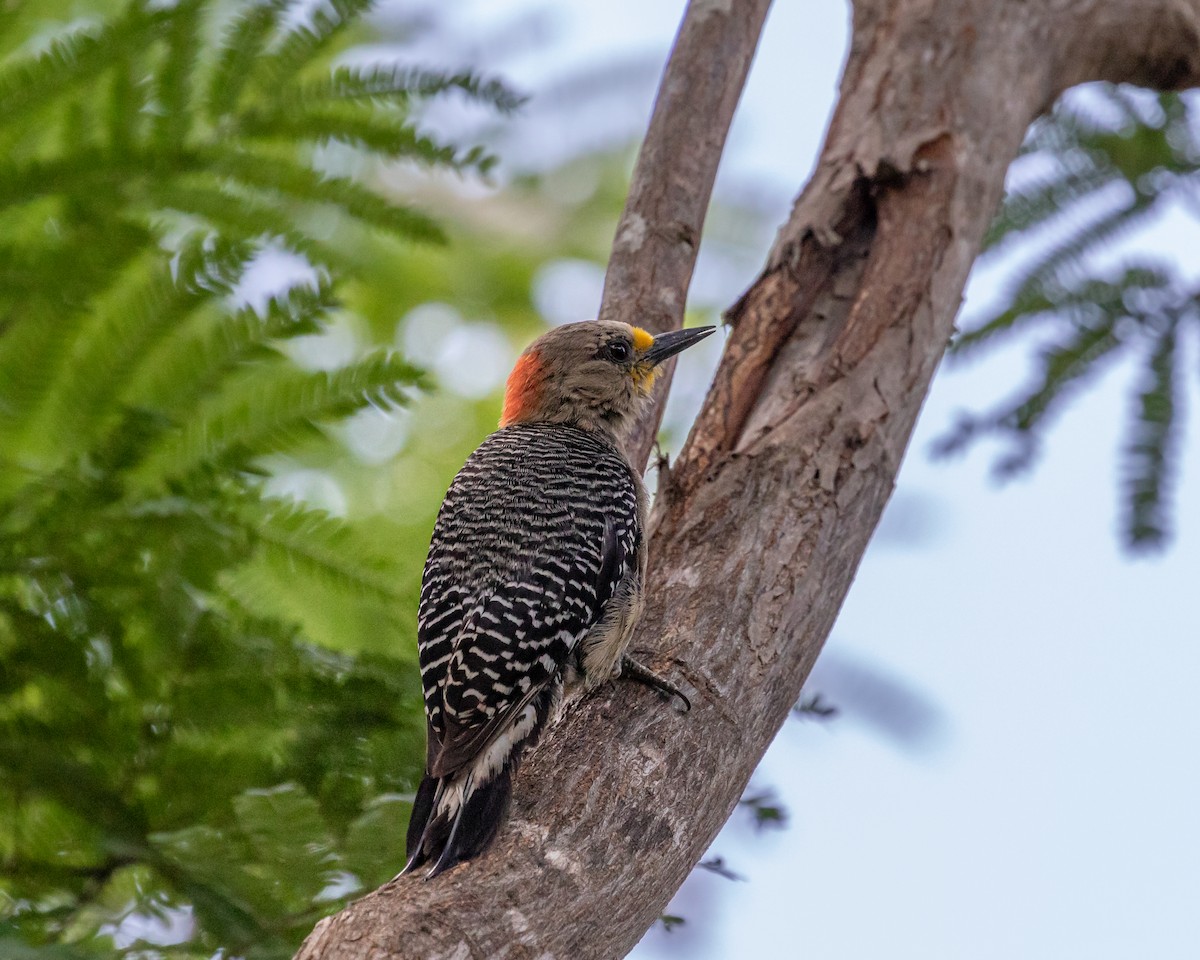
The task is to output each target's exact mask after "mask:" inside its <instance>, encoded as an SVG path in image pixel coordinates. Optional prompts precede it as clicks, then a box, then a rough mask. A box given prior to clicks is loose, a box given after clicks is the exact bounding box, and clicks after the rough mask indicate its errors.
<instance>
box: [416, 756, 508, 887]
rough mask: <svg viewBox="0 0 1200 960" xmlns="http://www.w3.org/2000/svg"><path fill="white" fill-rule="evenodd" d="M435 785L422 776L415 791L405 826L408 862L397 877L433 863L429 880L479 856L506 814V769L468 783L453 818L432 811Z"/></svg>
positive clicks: (434, 780) (429, 779) (433, 780)
mask: <svg viewBox="0 0 1200 960" xmlns="http://www.w3.org/2000/svg"><path fill="white" fill-rule="evenodd" d="M445 779H447V780H448V779H449V778H445ZM439 786H440V781H439V780H438V779H436V778H434V777H426V778H425V779H424V780H422V781H421V786H420V787H418V788H417V795H416V798H415V799H414V800H413V811H412V818H411V819H410V820H409V824H408V863H407V864H406V865H405V867H404V869H403V870H402V871H401V875H403V874H406V873H411V872H412V871H413V870H416V869H417V868H418V867H419V866H421V865H422V864H424V863H428V862H429V861H433V863H434V864H435V866H434V868H433V870H432V871H430V873H429V877H428V878H427V879H430V878H432V877H435V876H437V875H438V874H439V873H442V872H443V871H445V870H449V869H450V868H451V867H453V866H455V865H456V864H459V863H462V861H464V860H470V859H472V858H473V857H477V856H479V854H481V853H483V851H484V850H486V849H487V848H488V846H489V845H490V844H491V842H492V841H493V840H494V839H496V833H497V831H499V829H500V825H501V823H503V821H504V816H505V814H506V813H507V812H508V801H509V798H510V797H511V796H512V774H511V772H510V770H509V768H508V767H507V766H506V767H504V769H502V770H501V771H500V772H499V773H497V774H496V775H495V776H494V777H492V778H491V779H490V780H488V781H486V782H484V783H481V784H472V785H471V787H470V789H469V790H468V792H467V799H466V803H465V804H464V806H463V808H462V810H461V811H458V812H456V815H455V816H454V817H447V816H446V815H445V814H442V813H438V812H436V810H435V807H436V799H437V794H438V793H439V789H438V788H439Z"/></svg>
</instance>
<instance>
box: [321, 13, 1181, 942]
mask: <svg viewBox="0 0 1200 960" xmlns="http://www.w3.org/2000/svg"><path fill="white" fill-rule="evenodd" d="M705 6H709V7H712V8H713V9H718V8H719V9H722V10H725V11H731V13H732V15H734V16H741V15H742V14H743V12H744V8H743V6H742V4H741V3H739V2H738V0H724V2H717V0H713V2H710V3H707V4H705ZM746 15H747V16H749V15H750V14H746ZM702 55H703V54H702V53H697V54H696V56H702ZM1092 79H1105V80H1111V81H1116V82H1133V83H1139V84H1142V85H1146V86H1154V87H1159V88H1168V87H1169V88H1180V87H1184V86H1194V85H1197V84H1200V0H1074V2H1059V3H1048V2H1038V3H1032V2H1022V0H860V2H858V3H856V4H855V9H854V19H853V34H852V43H851V48H850V53H849V58H848V61H847V64H846V67H845V71H844V74H843V78H842V83H841V96H840V101H839V103H838V106H837V109H836V111H835V113H834V116H833V119H832V121H831V124H830V128H829V131H828V135H827V139H826V142H825V144H824V146H823V148H822V153H821V157H820V161H819V164H818V166H817V169H816V172H815V174H814V175H813V177H812V180H811V181H810V183H809V184H808V186H807V187H806V189H805V190H804V192H803V193H802V194H801V195H800V197H799V198H798V200H797V201H796V204H795V207H794V209H793V211H792V214H791V217H790V218H789V220H788V222H787V223H786V224H785V225H784V226H783V228H782V229H781V230H780V233H779V236H778V239H777V241H776V243H775V246H774V249H773V250H772V252H771V254H770V257H769V260H768V262H767V265H766V268H765V270H764V272H763V274H762V276H761V277H760V278H759V280H758V281H757V282H756V283H755V284H754V285H753V286H752V287H751V288H750V290H748V291H747V292H746V294H745V295H744V296H743V297H742V298H741V300H740V301H739V302H738V303H737V304H736V305H735V306H734V307H733V308H732V309H731V310H730V312H729V314H728V319H729V322H730V324H731V327H732V329H731V332H730V336H729V340H728V343H727V345H726V350H725V355H724V357H723V359H722V362H721V366H720V368H719V370H718V372H717V375H716V380H715V382H714V384H713V387H712V390H711V392H710V393H709V396H708V398H707V400H706V402H705V405H704V408H703V410H702V412H701V414H700V416H699V418H698V419H697V422H696V424H695V426H694V428H693V430H692V433H691V436H690V437H689V439H688V442H687V444H686V445H685V447H684V450H683V451H682V453H681V455H680V457H679V460H678V462H677V463H676V465H675V467H674V469H673V470H672V472H671V475H670V477H669V478H668V479H667V480H666V481H665V482H662V483H660V492H659V495H658V498H657V500H656V503H655V507H654V512H653V517H652V521H651V528H652V531H653V539H652V541H651V566H650V584H649V593H648V603H647V612H646V616H645V618H644V620H643V622H642V624H641V626H640V627H639V630H638V634H637V637H636V638H635V641H634V646H635V648H642V655H643V657H646V658H647V659H649V660H650V661H651V662H652V664H653V665H654V666H656V667H657V668H659V669H661V670H663V671H664V672H666V673H667V674H669V675H673V676H674V677H676V678H678V679H682V680H683V681H685V682H686V683H687V684H688V685H690V687H691V688H692V689H693V690H694V696H693V697H692V703H693V709H692V711H691V713H689V714H687V715H679V714H676V713H674V712H673V711H671V710H669V709H668V708H667V707H665V706H664V704H663V702H662V701H661V700H659V699H658V698H657V697H656V695H654V694H653V693H651V692H649V691H646V690H644V689H641V688H637V687H633V686H631V685H614V686H612V687H611V688H610V689H607V690H605V691H602V692H601V693H600V694H598V695H596V696H592V697H590V698H588V699H587V700H585V701H583V702H582V703H580V704H578V705H577V706H576V707H575V709H573V710H572V711H571V712H570V713H569V714H568V715H567V716H566V717H564V718H563V720H562V721H561V722H560V723H559V724H558V725H557V726H556V727H555V728H554V730H553V731H552V733H551V734H550V735H549V736H548V737H547V738H546V740H545V742H544V744H543V745H542V746H541V747H540V748H539V749H538V751H537V752H536V754H535V755H534V756H533V757H531V758H530V762H529V763H528V764H527V766H526V767H525V769H524V770H523V771H522V773H521V775H520V776H519V778H518V779H517V782H516V786H515V802H514V810H513V815H512V818H511V822H510V824H509V825H508V827H507V828H506V829H505V830H504V831H503V832H502V834H501V837H500V840H499V841H498V843H497V844H496V847H495V848H494V849H493V851H492V852H491V853H489V854H488V855H487V856H485V857H484V858H482V859H480V860H479V861H477V862H475V863H472V864H470V865H468V866H466V867H463V868H460V869H456V870H454V871H453V872H451V873H449V874H447V875H445V876H444V877H441V878H439V879H438V880H437V881H435V882H431V883H423V882H422V881H421V880H419V879H407V878H406V879H405V880H404V881H402V882H399V883H392V884H389V885H388V886H386V887H384V888H382V889H381V890H379V891H376V892H375V893H373V894H371V895H369V896H367V897H365V898H363V899H362V900H360V901H358V902H357V903H355V904H353V905H352V906H350V907H349V908H347V909H346V910H345V911H343V912H342V913H341V914H339V915H337V916H336V917H332V918H330V919H328V920H325V921H322V923H321V924H319V925H318V927H317V929H316V930H315V931H314V932H313V934H312V935H311V936H310V938H309V939H308V941H306V943H305V945H304V946H303V947H302V948H301V951H300V953H299V955H298V956H299V957H300V958H303V960H334V958H337V960H359V958H363V960H366V958H371V960H382V958H393V957H394V958H400V957H405V958H407V957H413V958H431V960H432V958H451V957H453V958H485V957H486V958H505V960H519V958H543V960H547V958H559V960H567V958H571V960H575V958H608V957H620V956H623V955H624V954H625V953H626V952H628V950H629V949H631V948H632V947H633V945H634V944H635V943H636V942H637V941H638V939H639V938H640V937H641V936H642V934H643V933H644V931H645V930H646V929H647V927H649V925H650V924H651V923H653V922H654V920H655V918H656V917H658V916H659V914H660V913H661V911H662V909H663V908H664V906H665V905H666V903H667V902H668V900H669V899H670V897H671V895H672V894H673V893H674V892H675V890H676V889H677V888H678V886H679V884H680V883H682V881H683V880H684V878H685V877H686V876H687V874H688V872H689V871H690V870H691V869H692V867H693V865H694V864H695V863H696V862H697V860H698V859H699V858H700V857H701V856H702V855H703V853H704V851H705V850H706V849H707V847H708V846H709V844H710V843H711V841H712V839H713V837H714V836H715V835H716V833H717V831H718V830H719V829H720V828H721V826H722V824H724V822H725V820H726V819H727V818H728V816H729V815H730V813H731V812H732V810H733V809H734V807H735V805H736V804H737V801H738V799H739V797H740V796H741V793H742V790H743V789H744V787H745V785H746V783H747V781H748V779H749V777H750V775H751V773H752V772H753V771H754V768H755V766H756V765H757V763H758V761H759V759H760V757H761V756H762V754H763V752H764V750H765V749H766V747H767V745H768V744H769V743H770V741H771V739H772V738H773V737H774V735H775V733H776V732H777V731H778V729H779V727H780V726H781V725H782V723H783V722H784V720H785V719H786V718H787V716H788V712H789V710H790V708H791V706H792V705H793V704H794V702H795V700H796V698H797V696H798V694H799V691H800V688H801V686H802V684H803V682H804V679H805V677H806V676H807V674H808V672H809V669H810V668H811V666H812V664H813V661H814V660H815V659H816V656H817V653H818V652H819V650H820V647H821V645H822V643H823V642H824V640H825V637H826V636H827V634H828V632H829V630H830V628H831V626H832V624H833V622H834V618H835V617H836V615H837V612H838V609H839V608H840V606H841V604H842V600H843V598H844V597H845V594H846V591H847V590H848V589H849V586H850V583H851V581H852V580H853V577H854V573H855V570H856V569H857V567H858V563H859V561H860V559H861V557H862V554H863V551H864V550H865V548H866V545H867V542H868V540H869V539H870V536H871V533H872V531H873V530H874V528H875V525H876V523H877V521H878V519H879V516H880V513H881V512H882V510H883V507H884V504H885V503H886V502H887V499H888V496H889V495H890V493H891V491H892V487H893V484H894V481H895V477H896V473H897V471H898V469H899V466H900V462H901V460H902V458H903V455H904V451H905V447H906V445H907V443H908V440H909V436H910V434H911V431H912V427H913V424H914V422H915V420H916V417H917V414H918V412H919V410H920V406H921V403H922V401H923V399H924V397H925V393H926V391H927V389H928V385H929V381H930V378H931V376H932V374H933V371H934V369H935V367H936V366H937V364H938V361H939V359H940V358H941V355H942V352H943V349H944V348H945V345H946V343H947V341H948V340H949V337H950V335H951V332H952V330H953V325H954V318H955V315H956V313H957V310H958V306H959V303H960V300H961V298H962V292H963V287H964V285H965V282H966V278H967V274H968V272H969V270H970V267H971V264H972V263H973V261H974V259H975V257H976V255H977V254H978V251H979V247H980V243H981V240H982V237H983V234H984V231H985V229H986V227H987V225H988V222H989V219H990V217H991V215H992V213H993V211H994V209H995V207H996V204H997V202H998V200H999V198H1000V196H1001V192H1002V189H1003V182H1004V174H1005V170H1006V168H1007V166H1008V164H1009V162H1010V161H1011V160H1012V158H1013V157H1014V156H1015V154H1016V151H1017V149H1018V147H1019V145H1020V143H1021V139H1022V137H1023V135H1024V132H1025V130H1026V128H1027V126H1028V124H1029V123H1030V122H1031V121H1032V120H1033V119H1034V118H1036V117H1037V116H1038V115H1039V114H1040V113H1041V112H1043V111H1044V110H1045V109H1046V108H1047V107H1048V106H1049V105H1050V104H1051V103H1052V102H1053V101H1054V99H1055V98H1056V97H1057V96H1058V95H1059V93H1061V92H1062V91H1063V90H1064V89H1066V88H1067V87H1068V86H1071V85H1073V84H1075V83H1079V82H1083V81H1086V80H1092ZM680 108H682V109H686V104H685V105H684V106H683V107H677V109H680ZM710 148H711V146H710ZM718 149H719V148H718ZM657 162H660V163H665V164H670V163H671V162H672V157H671V156H670V155H667V156H664V157H662V158H661V159H660V160H659V161H657ZM654 268H655V264H652V263H643V264H642V266H641V269H642V270H643V271H646V272H647V273H653V270H654ZM687 274H688V275H689V276H690V266H689V268H688V270H687ZM637 276H638V273H637V271H636V270H634V271H633V273H632V274H631V276H630V277H627V278H626V279H624V280H623V281H622V284H623V285H625V284H634V283H636V282H637V279H636V277H637ZM683 282H684V284H685V285H686V282H687V280H686V278H684V281H683ZM606 292H607V291H606ZM683 293H684V291H683V290H680V291H679V302H682V301H683ZM635 652H636V651H635ZM647 652H648V656H647Z"/></svg>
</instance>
